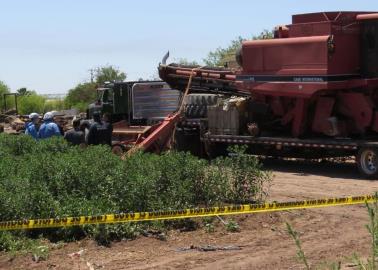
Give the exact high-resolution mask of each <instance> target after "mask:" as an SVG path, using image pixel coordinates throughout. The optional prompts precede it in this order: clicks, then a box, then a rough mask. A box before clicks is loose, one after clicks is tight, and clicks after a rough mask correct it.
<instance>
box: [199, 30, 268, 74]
mask: <svg viewBox="0 0 378 270" xmlns="http://www.w3.org/2000/svg"><path fill="white" fill-rule="evenodd" d="M270 38H273V31H269V30H264V31H262V32H261V33H260V34H259V35H257V36H252V39H253V40H257V39H270ZM245 40H247V39H245V38H243V37H241V36H239V37H237V38H236V39H234V40H231V44H230V45H228V47H226V48H222V47H218V48H217V49H215V51H212V52H209V54H208V55H207V57H206V58H205V59H203V61H204V62H205V64H206V65H207V66H212V67H214V66H224V65H225V64H226V63H228V62H230V61H234V60H233V59H235V54H236V52H237V50H238V49H239V48H240V47H241V44H242V42H243V41H245ZM231 59H232V60H231Z"/></svg>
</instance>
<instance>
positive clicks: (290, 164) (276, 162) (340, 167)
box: [262, 158, 365, 180]
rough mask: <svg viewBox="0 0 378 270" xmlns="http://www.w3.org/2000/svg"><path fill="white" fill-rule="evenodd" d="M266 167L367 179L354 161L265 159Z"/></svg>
mask: <svg viewBox="0 0 378 270" xmlns="http://www.w3.org/2000/svg"><path fill="white" fill-rule="evenodd" d="M262 163H263V165H264V168H265V169H267V170H271V171H278V172H288V173H294V174H295V175H300V176H309V175H319V176H326V177H330V178H347V179H348V178H349V179H361V180H365V179H364V178H363V177H361V175H360V174H359V172H358V170H357V167H356V165H355V163H354V162H352V161H346V162H336V161H328V160H327V161H321V162H318V161H310V160H284V159H273V158H267V159H263V160H262Z"/></svg>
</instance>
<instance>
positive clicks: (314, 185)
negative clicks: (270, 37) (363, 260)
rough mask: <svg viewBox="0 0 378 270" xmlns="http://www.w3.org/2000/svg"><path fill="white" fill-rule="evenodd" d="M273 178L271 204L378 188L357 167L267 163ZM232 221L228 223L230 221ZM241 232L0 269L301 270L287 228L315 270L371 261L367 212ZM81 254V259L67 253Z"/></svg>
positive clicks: (326, 214)
mask: <svg viewBox="0 0 378 270" xmlns="http://www.w3.org/2000/svg"><path fill="white" fill-rule="evenodd" d="M265 167H266V168H268V169H270V170H272V171H273V172H274V175H275V177H274V180H273V182H272V186H271V187H270V193H269V198H268V200H270V201H273V200H277V201H284V200H300V199H315V198H323V197H335V196H349V195H361V194H371V193H374V192H375V191H377V190H378V181H367V180H363V179H361V178H360V177H359V175H358V173H357V172H356V169H355V167H354V166H353V164H334V163H325V164H323V163H316V164H313V163H303V162H298V161H274V160H270V161H266V162H265ZM226 219H227V218H226ZM235 219H236V220H237V222H238V223H239V225H240V228H241V231H240V232H236V233H230V232H227V231H226V230H225V228H224V227H223V225H222V224H221V223H220V222H219V221H217V222H216V226H215V232H213V233H207V232H205V231H204V230H203V229H198V230H196V231H193V232H179V231H171V232H169V233H168V236H167V240H166V241H162V240H158V239H156V238H153V237H143V236H140V237H138V238H137V239H136V240H133V241H121V242H117V243H113V244H112V246H111V247H110V248H106V247H101V246H98V245H97V244H96V243H94V242H93V241H89V240H84V241H81V242H76V243H70V244H68V245H66V246H64V247H62V248H60V249H56V250H52V251H51V252H50V256H49V258H48V259H47V261H42V262H39V263H36V262H33V261H32V258H31V255H25V256H18V257H16V258H15V259H13V260H10V259H9V255H7V254H2V255H1V256H0V269H303V266H302V265H301V264H300V263H299V262H298V261H297V260H296V259H295V254H296V248H295V245H294V242H293V240H292V239H291V238H290V237H289V236H288V234H287V232H286V227H285V221H288V222H290V223H291V224H292V225H293V227H294V228H295V229H296V230H297V231H298V232H299V233H300V235H301V239H302V242H303V247H304V250H305V253H306V254H307V256H308V260H309V262H310V264H311V265H312V266H315V265H322V264H324V262H333V261H335V262H338V261H341V262H342V266H343V269H352V268H351V267H350V262H349V261H350V260H349V259H348V258H349V257H350V256H351V255H352V254H353V253H354V252H356V253H358V254H360V255H362V256H363V257H367V256H368V252H369V246H370V238H369V235H368V233H367V230H366V228H365V224H367V223H368V217H367V212H366V209H365V207H364V206H362V205H358V206H339V207H329V208H322V209H311V210H297V211H286V212H279V213H278V212H276V213H266V214H265V213H264V214H254V215H245V216H238V217H235ZM191 245H193V246H205V245H212V246H223V247H225V246H238V247H240V250H223V251H207V252H204V251H199V250H196V249H192V250H186V251H183V250H180V248H184V247H189V246H191ZM79 250H84V251H83V254H82V255H81V256H80V257H75V258H70V257H69V256H68V254H70V253H72V252H77V251H79Z"/></svg>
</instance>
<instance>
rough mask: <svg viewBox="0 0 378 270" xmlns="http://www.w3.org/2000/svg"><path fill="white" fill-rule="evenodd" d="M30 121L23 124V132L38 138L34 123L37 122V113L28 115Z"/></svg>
mask: <svg viewBox="0 0 378 270" xmlns="http://www.w3.org/2000/svg"><path fill="white" fill-rule="evenodd" d="M29 119H30V122H28V123H26V124H25V134H27V135H30V136H32V137H33V138H34V139H36V140H37V139H38V129H37V127H36V125H37V124H38V122H39V114H38V113H31V114H30V115H29Z"/></svg>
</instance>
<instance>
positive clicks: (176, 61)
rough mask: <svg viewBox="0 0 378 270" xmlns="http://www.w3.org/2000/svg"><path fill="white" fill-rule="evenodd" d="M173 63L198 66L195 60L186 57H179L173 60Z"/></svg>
mask: <svg viewBox="0 0 378 270" xmlns="http://www.w3.org/2000/svg"><path fill="white" fill-rule="evenodd" d="M175 63H177V64H180V65H184V66H199V64H198V62H197V61H190V60H188V59H186V58H179V59H177V60H175Z"/></svg>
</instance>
